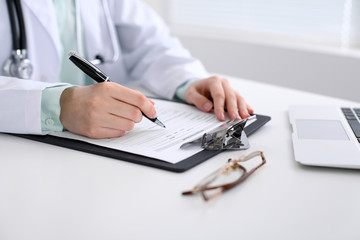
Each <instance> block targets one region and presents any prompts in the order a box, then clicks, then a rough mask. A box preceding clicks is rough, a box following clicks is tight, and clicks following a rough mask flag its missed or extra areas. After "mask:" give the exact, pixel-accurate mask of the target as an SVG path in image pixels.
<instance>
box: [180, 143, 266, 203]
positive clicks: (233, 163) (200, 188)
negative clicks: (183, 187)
mask: <svg viewBox="0 0 360 240" xmlns="http://www.w3.org/2000/svg"><path fill="white" fill-rule="evenodd" d="M257 156H260V157H261V160H262V161H261V163H260V164H259V165H257V166H255V167H253V168H252V169H251V170H250V171H249V172H248V171H247V170H246V168H245V167H244V166H242V165H241V164H240V163H241V162H246V161H248V160H251V159H252V158H255V157H257ZM265 163H266V159H265V156H264V152H263V151H262V150H256V151H253V152H251V153H248V154H246V155H243V156H241V157H239V158H235V159H231V158H229V159H228V163H227V164H226V165H225V166H223V167H222V168H220V169H218V170H217V171H215V172H214V173H216V174H215V175H214V176H213V177H212V178H211V179H210V180H208V181H206V182H205V183H203V182H204V180H206V179H207V178H208V177H210V176H212V175H213V174H214V173H211V174H209V175H208V176H206V177H205V178H203V179H202V180H201V181H200V182H199V183H198V184H196V185H195V187H194V188H193V189H192V190H190V191H184V192H182V195H194V194H196V193H199V192H201V195H202V197H203V199H204V200H205V201H208V200H211V199H213V198H215V197H217V196H219V195H221V194H222V193H224V192H225V191H227V190H229V189H231V188H233V187H235V186H237V185H239V184H240V183H242V182H243V181H245V180H246V179H247V178H248V177H249V176H250V175H252V174H253V173H254V172H255V171H256V170H257V169H259V168H260V167H261V166H263V165H264V164H265ZM237 168H240V169H242V170H243V174H242V175H241V177H240V178H239V179H238V180H236V181H234V182H232V183H227V184H222V185H218V186H214V187H207V186H208V185H209V184H211V183H212V182H214V181H215V180H216V179H217V178H218V177H219V176H221V175H222V174H225V173H226V172H228V171H229V170H236V169H237ZM214 189H220V191H218V192H217V193H215V194H213V195H211V196H210V197H208V196H207V195H206V194H205V191H208V190H214Z"/></svg>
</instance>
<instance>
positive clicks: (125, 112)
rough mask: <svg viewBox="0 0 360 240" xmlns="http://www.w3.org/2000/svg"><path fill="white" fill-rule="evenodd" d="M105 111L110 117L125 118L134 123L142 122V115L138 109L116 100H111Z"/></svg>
mask: <svg viewBox="0 0 360 240" xmlns="http://www.w3.org/2000/svg"><path fill="white" fill-rule="evenodd" d="M106 109H107V110H108V113H110V114H112V115H115V116H118V117H122V118H126V119H128V120H131V121H133V122H136V123H138V122H141V120H142V113H141V111H140V109H139V108H137V107H135V106H133V105H130V104H128V103H125V102H122V101H119V100H117V99H112V101H110V102H109V103H108V105H107V106H106Z"/></svg>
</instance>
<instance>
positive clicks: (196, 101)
mask: <svg viewBox="0 0 360 240" xmlns="http://www.w3.org/2000/svg"><path fill="white" fill-rule="evenodd" d="M186 101H187V102H188V103H189V104H193V105H195V106H196V107H197V108H198V109H200V110H202V111H204V112H209V111H210V110H211V109H212V108H213V104H212V102H211V101H210V100H209V99H208V98H207V97H205V96H204V95H202V94H200V93H199V92H198V91H197V90H196V89H195V88H193V89H189V93H188V94H187V99H186Z"/></svg>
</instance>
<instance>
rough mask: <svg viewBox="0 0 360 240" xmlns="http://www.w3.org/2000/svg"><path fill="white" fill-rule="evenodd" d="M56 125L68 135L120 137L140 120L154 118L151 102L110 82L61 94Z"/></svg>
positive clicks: (141, 95) (137, 92)
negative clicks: (66, 131) (144, 116)
mask: <svg viewBox="0 0 360 240" xmlns="http://www.w3.org/2000/svg"><path fill="white" fill-rule="evenodd" d="M60 106H61V113H60V121H61V123H62V124H63V126H64V128H66V129H67V130H68V131H70V132H73V133H76V134H80V135H83V136H86V137H90V138H113V137H121V136H123V135H124V134H125V133H126V131H130V130H132V129H133V128H134V124H135V123H138V122H140V121H141V119H142V112H143V113H144V114H145V115H147V116H148V117H150V118H155V117H156V110H155V108H154V106H153V102H152V101H151V100H149V99H147V98H146V97H145V96H144V95H143V94H141V93H140V92H139V91H135V90H132V89H129V88H126V87H124V86H121V85H120V84H117V83H113V82H104V83H97V84H93V85H90V86H85V87H75V88H70V89H66V90H64V92H63V93H62V95H61V97H60Z"/></svg>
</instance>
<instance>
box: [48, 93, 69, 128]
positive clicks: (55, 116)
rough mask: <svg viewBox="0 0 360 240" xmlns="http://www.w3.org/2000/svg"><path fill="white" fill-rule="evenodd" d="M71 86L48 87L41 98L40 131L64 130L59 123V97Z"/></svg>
mask: <svg viewBox="0 0 360 240" xmlns="http://www.w3.org/2000/svg"><path fill="white" fill-rule="evenodd" d="M69 87H72V86H55V87H48V88H45V89H44V90H43V91H42V96H41V130H42V131H46V132H61V131H63V130H64V127H63V125H62V124H61V122H60V110H61V109H60V97H61V94H62V92H63V91H64V90H65V89H67V88H69Z"/></svg>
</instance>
